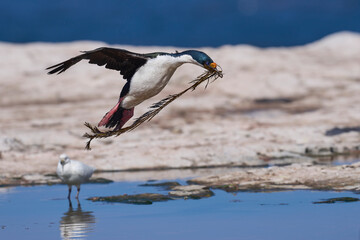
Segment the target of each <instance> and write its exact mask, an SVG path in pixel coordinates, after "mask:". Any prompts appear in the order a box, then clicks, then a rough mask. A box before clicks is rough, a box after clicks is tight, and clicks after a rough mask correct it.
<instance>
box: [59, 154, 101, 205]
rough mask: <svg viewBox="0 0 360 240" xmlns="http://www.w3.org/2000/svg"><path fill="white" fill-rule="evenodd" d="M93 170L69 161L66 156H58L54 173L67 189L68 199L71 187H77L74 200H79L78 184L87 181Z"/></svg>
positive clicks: (80, 163) (77, 162) (82, 164)
mask: <svg viewBox="0 0 360 240" xmlns="http://www.w3.org/2000/svg"><path fill="white" fill-rule="evenodd" d="M94 170H95V169H94V168H93V167H90V166H88V165H86V164H84V163H82V162H79V161H75V160H71V159H70V158H69V157H68V156H67V155H66V154H61V155H60V160H59V163H58V166H57V169H56V173H57V175H58V176H59V178H60V179H61V180H62V181H63V182H64V183H66V184H67V185H68V187H69V195H68V199H70V195H71V188H72V185H75V186H76V187H77V194H76V199H78V198H79V193H80V184H81V183H84V182H86V181H88V180H89V178H90V177H91V175H92V174H93V172H94Z"/></svg>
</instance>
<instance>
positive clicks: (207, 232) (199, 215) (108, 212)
mask: <svg viewBox="0 0 360 240" xmlns="http://www.w3.org/2000/svg"><path fill="white" fill-rule="evenodd" d="M138 184H141V183H138V182H131V183H124V182H120V183H113V184H107V185H99V184H85V185H83V187H82V192H81V194H80V204H81V206H78V204H77V202H76V201H75V199H73V200H72V208H71V207H69V203H68V201H67V199H66V198H65V195H66V193H67V187H66V186H64V185H56V186H35V187H15V188H11V189H9V191H8V192H4V191H2V193H0V239H36V240H38V239H66V238H65V236H68V239H76V238H71V236H76V235H77V236H82V237H83V238H85V239H157V240H158V239H208V240H211V239H217V240H218V239H261V240H267V239H269V240H270V239H274V240H275V239H276V240H282V239H284V240H288V239H292V240H296V239H299V240H300V239H301V240H303V239H314V240H315V239H316V240H318V239H327V240H332V239H334V240H335V239H336V240H338V239H342V240H347V239H359V236H360V235H359V233H360V219H359V217H358V215H359V212H360V203H359V202H352V203H335V204H313V202H314V201H319V200H322V199H326V198H333V197H358V195H356V194H353V193H351V192H320V191H289V192H274V193H244V192H242V193H238V194H230V193H225V192H223V191H220V190H216V191H215V196H214V197H211V198H208V199H201V200H173V201H168V202H160V203H154V204H152V205H130V204H120V203H115V204H107V203H99V202H90V201H87V200H86V198H88V197H91V196H99V195H115V194H124V193H127V194H136V193H142V192H160V193H166V192H164V191H161V190H159V189H157V188H151V187H139V186H138ZM62 236H63V237H62Z"/></svg>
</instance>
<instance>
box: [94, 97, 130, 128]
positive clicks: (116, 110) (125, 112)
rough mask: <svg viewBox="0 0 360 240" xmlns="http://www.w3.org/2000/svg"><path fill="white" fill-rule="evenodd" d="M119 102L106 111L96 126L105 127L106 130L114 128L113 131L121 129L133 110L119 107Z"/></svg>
mask: <svg viewBox="0 0 360 240" xmlns="http://www.w3.org/2000/svg"><path fill="white" fill-rule="evenodd" d="M121 100H122V99H120V101H119V102H118V103H117V104H116V105H115V106H114V107H113V108H112V109H111V110H110V111H108V112H107V113H106V114H105V116H104V117H103V119H102V120H101V121H100V122H99V124H98V126H99V127H101V126H105V127H107V128H113V127H115V130H118V129H121V128H122V126H124V124H125V123H126V122H127V121H128V120H129V119H130V118H131V117H132V116H133V115H134V108H131V109H125V108H122V107H120V103H121Z"/></svg>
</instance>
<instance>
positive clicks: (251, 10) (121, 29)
mask: <svg viewBox="0 0 360 240" xmlns="http://www.w3.org/2000/svg"><path fill="white" fill-rule="evenodd" d="M342 30H350V31H356V32H360V0H312V1H310V0H308V1H306V0H224V1H220V0H217V1H214V0H206V1H205V0H181V1H172V0H158V1H154V0H153V1H147V0H121V1H120V0H101V1H95V0H58V1H49V0H2V1H0V41H8V42H17V43H23V42H34V41H46V42H64V41H74V40H99V41H104V42H107V43H110V44H130V45H170V46H171V45H172V46H182V47H201V46H214V47H215V46H220V45H224V44H244V43H245V44H252V45H256V46H261V47H267V46H292V45H301V44H305V43H309V42H312V41H314V40H317V39H319V38H321V37H323V36H325V35H328V34H330V33H333V32H338V31H342Z"/></svg>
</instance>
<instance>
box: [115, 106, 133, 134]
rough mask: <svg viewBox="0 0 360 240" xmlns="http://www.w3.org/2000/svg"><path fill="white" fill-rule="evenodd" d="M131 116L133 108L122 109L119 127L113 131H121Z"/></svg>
mask: <svg viewBox="0 0 360 240" xmlns="http://www.w3.org/2000/svg"><path fill="white" fill-rule="evenodd" d="M132 116H134V108H130V109H124V110H123V112H122V117H121V119H120V122H119V125H117V126H116V128H115V130H119V129H121V128H122V126H124V124H125V123H126V122H127V121H129V119H130V118H132Z"/></svg>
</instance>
